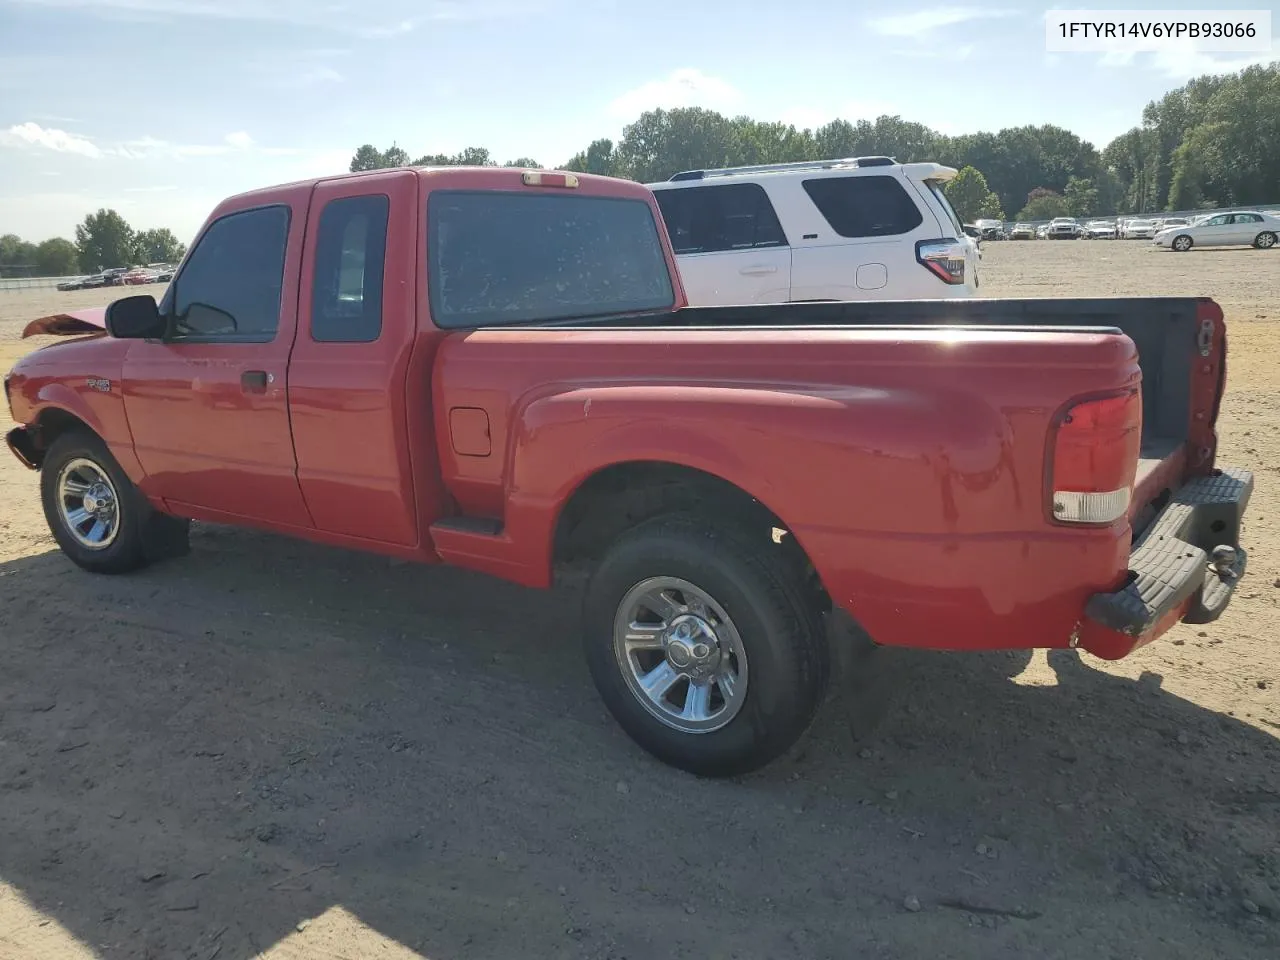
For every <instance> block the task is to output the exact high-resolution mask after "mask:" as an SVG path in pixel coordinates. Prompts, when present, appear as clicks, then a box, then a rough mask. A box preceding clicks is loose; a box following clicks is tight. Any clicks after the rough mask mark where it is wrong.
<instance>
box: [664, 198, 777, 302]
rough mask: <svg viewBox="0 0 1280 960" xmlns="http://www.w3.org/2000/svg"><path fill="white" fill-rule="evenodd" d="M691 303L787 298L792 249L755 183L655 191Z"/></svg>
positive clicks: (772, 300) (770, 300)
mask: <svg viewBox="0 0 1280 960" xmlns="http://www.w3.org/2000/svg"><path fill="white" fill-rule="evenodd" d="M654 195H655V196H656V197H657V198H658V206H659V208H661V210H662V218H663V220H664V221H666V225H667V233H668V234H669V235H670V236H671V244H672V246H673V247H674V249H675V253H676V262H677V266H678V267H679V270H680V280H681V282H682V283H683V285H684V289H685V295H686V296H687V297H688V299H689V304H690V305H691V306H695V307H701V306H716V305H724V306H738V305H742V304H750V303H786V302H787V301H788V300H789V299H791V248H790V246H789V245H788V244H787V238H786V235H785V234H784V233H783V232H782V226H781V225H780V224H779V222H778V217H777V214H776V213H775V212H774V209H773V204H772V203H770V202H769V196H768V194H766V193H765V191H764V188H763V187H761V186H760V185H759V184H757V183H721V184H712V185H707V186H701V185H699V186H696V187H675V188H669V189H663V190H655V191H654Z"/></svg>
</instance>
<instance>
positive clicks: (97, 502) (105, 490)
mask: <svg viewBox="0 0 1280 960" xmlns="http://www.w3.org/2000/svg"><path fill="white" fill-rule="evenodd" d="M58 513H59V516H60V517H61V518H62V523H63V525H64V526H65V527H66V528H67V532H68V533H70V534H71V536H72V537H74V538H75V540H76V542H77V543H79V544H80V545H81V546H82V547H84V548H86V549H88V550H105V549H106V548H107V547H109V546H111V544H113V543H115V539H116V535H117V534H118V533H119V532H120V507H119V497H117V495H116V488H115V485H114V484H112V482H111V477H109V476H108V475H107V471H106V470H104V469H103V468H102V467H100V466H98V465H97V464H96V463H94V462H93V461H92V460H88V459H86V458H84V457H76V458H75V459H74V460H68V461H67V463H66V465H65V466H63V468H62V470H61V471H60V472H59V473H58Z"/></svg>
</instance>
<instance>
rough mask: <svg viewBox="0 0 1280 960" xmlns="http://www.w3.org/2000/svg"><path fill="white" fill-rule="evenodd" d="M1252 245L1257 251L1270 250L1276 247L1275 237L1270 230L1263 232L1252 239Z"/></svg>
mask: <svg viewBox="0 0 1280 960" xmlns="http://www.w3.org/2000/svg"><path fill="white" fill-rule="evenodd" d="M1253 245H1254V246H1255V247H1257V248H1258V249H1259V250H1270V249H1271V248H1272V247H1274V246H1275V245H1276V235H1275V234H1274V233H1272V232H1271V231H1270V230H1264V231H1263V232H1262V233H1260V234H1258V235H1257V236H1256V237H1255V238H1254V240H1253Z"/></svg>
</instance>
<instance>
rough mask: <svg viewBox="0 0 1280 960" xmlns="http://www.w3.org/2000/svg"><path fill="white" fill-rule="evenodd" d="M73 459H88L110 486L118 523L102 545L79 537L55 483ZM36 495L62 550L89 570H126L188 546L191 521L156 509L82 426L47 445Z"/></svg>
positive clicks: (107, 571) (96, 439)
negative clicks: (69, 524)
mask: <svg viewBox="0 0 1280 960" xmlns="http://www.w3.org/2000/svg"><path fill="white" fill-rule="evenodd" d="M73 460H84V461H88V462H89V463H90V464H92V465H93V466H94V467H96V468H97V469H98V470H99V471H100V472H101V473H102V474H104V475H105V476H106V477H107V479H108V480H109V481H110V486H111V487H113V488H114V492H115V503H116V515H117V529H116V534H115V538H114V539H113V540H112V541H111V543H110V544H109V545H107V546H105V547H100V548H92V547H88V546H86V545H85V544H84V543H82V542H81V541H80V540H79V539H77V537H76V536H75V534H74V533H73V532H72V530H71V529H70V527H69V526H68V521H67V520H66V519H65V518H64V516H63V510H62V505H61V495H60V493H59V483H60V480H61V475H62V472H63V469H64V468H65V467H66V466H67V465H68V464H69V463H71V462H72V461H73ZM40 500H41V503H42V504H43V506H44V516H45V520H46V522H48V524H49V531H50V532H51V533H52V534H53V538H54V539H55V540H56V541H57V542H58V546H59V547H61V548H62V552H63V553H65V554H66V555H67V556H68V557H69V558H70V559H71V561H72V562H73V563H75V564H76V565H77V566H79V567H82V568H83V569H85V570H89V571H91V572H92V573H128V572H130V571H132V570H137V569H139V568H141V567H144V566H146V565H147V564H148V563H150V562H151V561H153V560H158V559H161V558H162V557H166V556H174V555H177V554H180V553H185V552H186V550H187V543H188V541H187V532H188V529H189V526H190V524H189V522H188V521H186V520H181V519H178V518H177V517H169V516H164V515H162V514H158V513H156V512H155V510H154V509H152V507H151V505H150V504H149V503H148V502H147V500H146V498H145V497H143V496H142V494H141V493H140V492H139V491H138V489H137V487H135V486H134V485H133V482H132V481H131V480H130V479H129V477H128V476H127V475H126V474H125V472H124V470H123V469H121V467H120V464H119V463H117V462H116V458H115V457H113V456H112V455H111V451H110V450H108V449H107V445H106V444H105V443H104V442H103V441H102V438H101V437H99V436H97V435H96V434H94V433H90V432H88V431H82V430H76V431H72V432H69V433H64V434H63V435H62V436H60V437H58V438H57V439H56V440H55V441H54V442H53V443H52V445H50V447H49V449H48V451H47V452H46V453H45V456H44V462H43V463H42V464H41V470H40Z"/></svg>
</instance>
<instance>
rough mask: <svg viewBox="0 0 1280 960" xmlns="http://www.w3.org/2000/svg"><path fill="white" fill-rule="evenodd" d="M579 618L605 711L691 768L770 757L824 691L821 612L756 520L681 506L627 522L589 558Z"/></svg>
mask: <svg viewBox="0 0 1280 960" xmlns="http://www.w3.org/2000/svg"><path fill="white" fill-rule="evenodd" d="M584 622H585V647H586V658H587V665H588V666H589V668H590V670H591V675H592V678H593V679H594V680H595V684H596V688H597V689H598V690H599V692H600V696H601V698H602V699H603V700H604V702H605V705H606V706H607V707H608V708H609V711H610V713H612V714H613V716H614V718H615V719H616V720H617V721H618V723H619V725H621V727H622V728H623V730H625V731H626V732H627V734H628V735H629V736H630V737H631V738H632V739H633V740H635V741H636V743H638V744H639V745H640V746H641V747H643V748H644V749H645V750H647V751H649V753H651V754H653V755H654V756H655V757H657V758H658V759H659V760H662V761H663V762H664V763H668V764H670V765H671V766H674V767H678V768H679V769H681V770H685V771H688V772H689V773H693V774H697V775H699V776H707V777H725V776H736V775H739V774H744V773H749V772H751V771H753V770H757V769H759V768H760V767H763V766H764V765H766V764H767V763H769V762H770V761H772V760H774V759H775V758H777V757H778V756H780V755H781V754H782V753H784V752H785V751H786V750H787V749H788V748H789V747H791V746H792V745H793V744H794V743H795V742H796V741H797V740H798V739H799V738H800V736H801V735H802V734H803V733H804V731H805V730H806V729H807V728H808V726H809V724H810V722H811V721H812V720H813V716H814V713H815V712H816V710H817V708H818V705H819V704H820V703H821V701H822V698H823V695H824V693H825V691H826V686H827V681H828V677H829V674H830V668H831V652H830V648H829V646H828V644H827V641H826V634H825V624H824V621H823V617H822V613H821V610H820V608H819V605H818V603H817V601H816V598H814V596H813V595H812V591H811V590H810V589H807V588H806V587H805V585H804V584H803V582H802V581H801V578H800V576H799V573H798V572H797V571H795V570H794V569H793V564H792V563H791V562H790V561H789V560H788V559H787V558H786V557H785V555H784V554H783V553H782V551H781V549H780V548H778V547H777V546H775V545H774V544H772V543H770V542H769V541H768V539H767V536H766V534H765V532H764V531H761V534H760V536H759V537H753V536H751V535H750V534H749V533H748V532H747V531H745V530H743V529H741V528H738V527H735V526H733V525H732V523H731V522H729V523H721V524H712V523H709V522H707V521H704V520H700V519H696V518H693V517H689V516H683V515H668V516H663V517H658V518H656V519H654V520H650V521H648V522H646V523H643V524H641V525H640V526H638V527H636V528H634V529H632V530H631V531H629V532H628V533H626V534H624V535H623V536H622V537H620V538H619V539H618V540H617V541H616V542H615V543H614V544H613V546H612V547H611V548H610V549H609V550H608V551H607V553H606V554H605V556H604V558H603V559H602V560H601V561H600V564H599V566H598V567H597V568H596V570H595V572H594V574H593V575H592V577H591V581H590V584H589V585H588V587H587V593H586V600H585V605H584ZM673 677H674V679H673Z"/></svg>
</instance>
